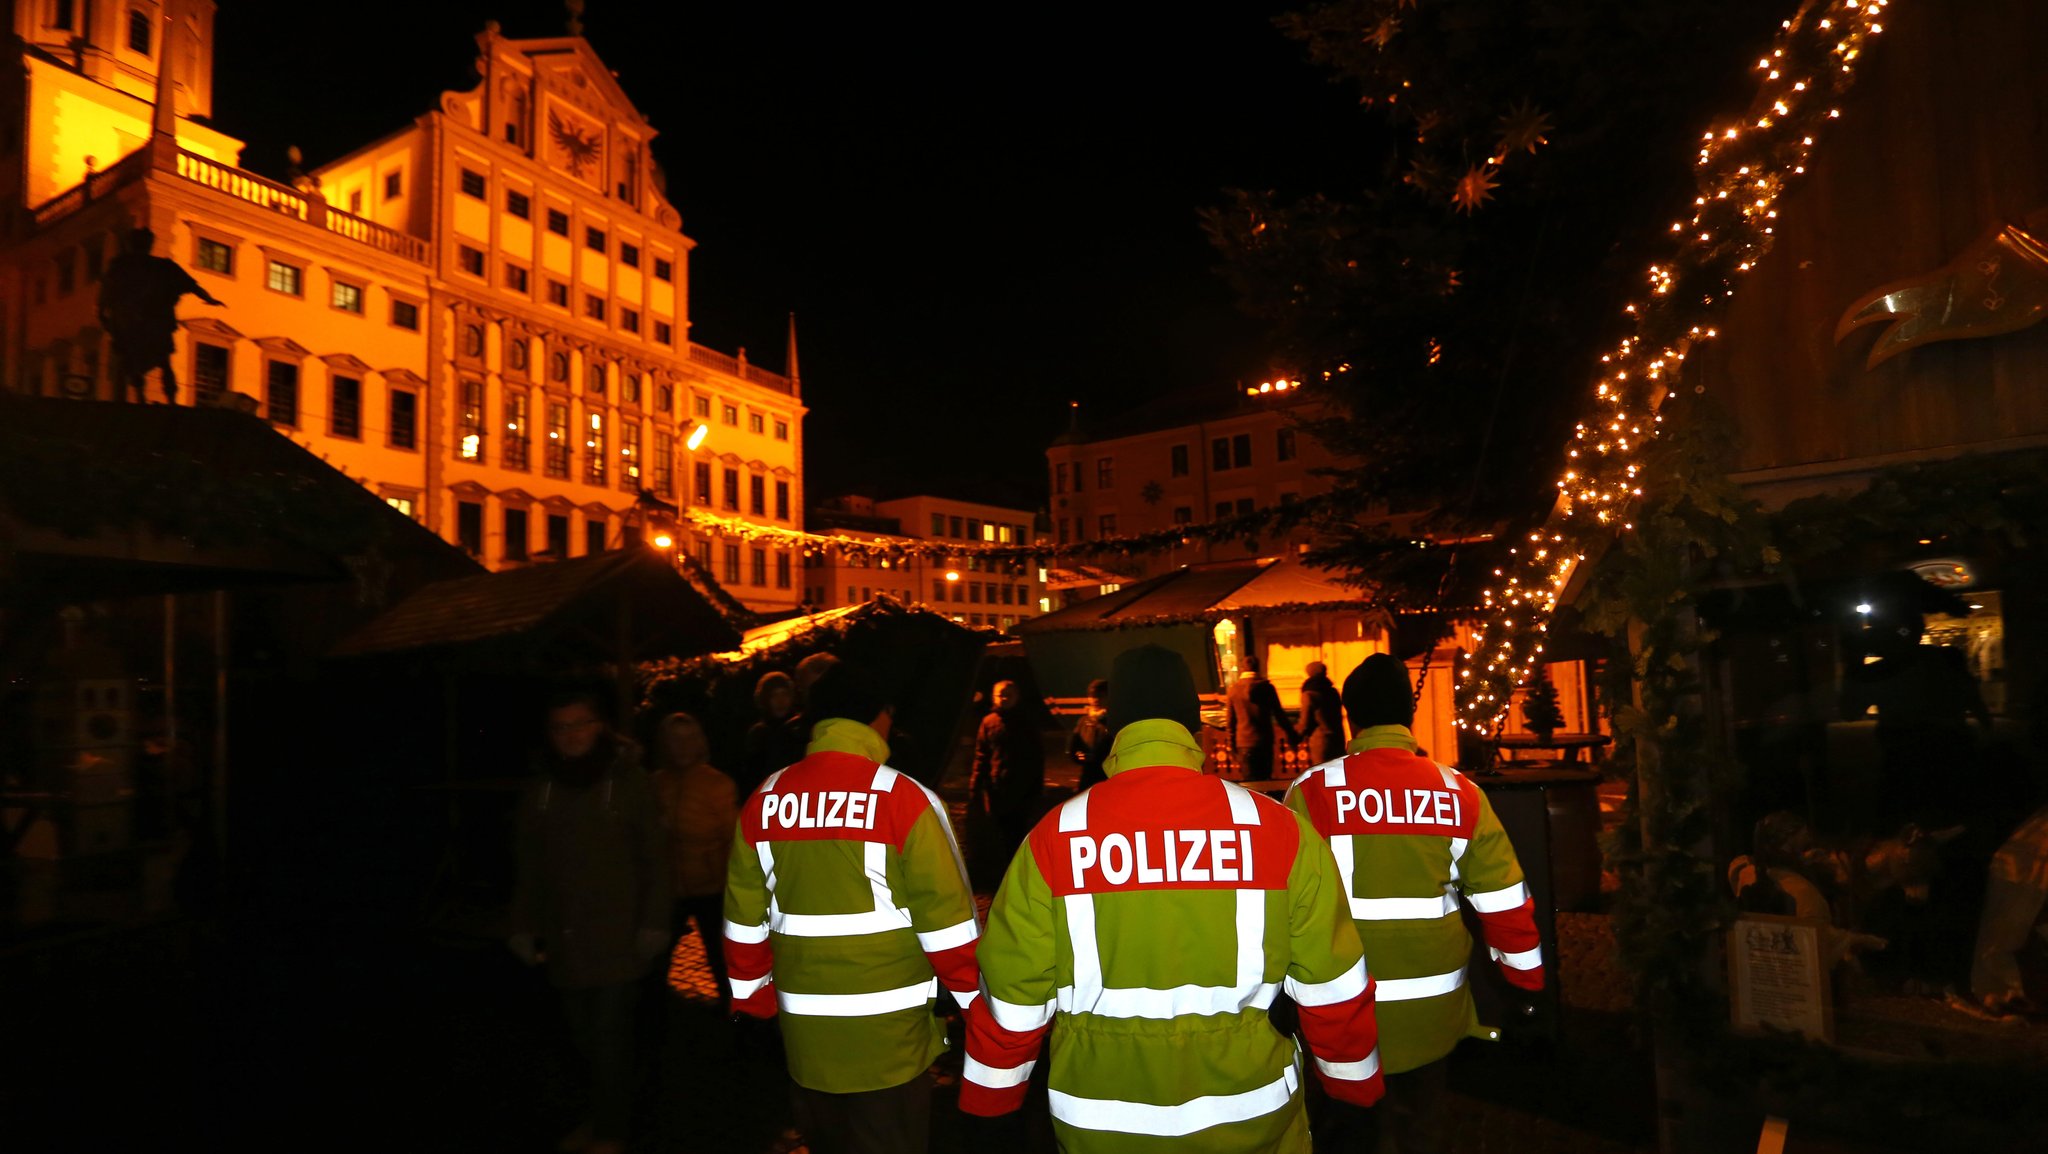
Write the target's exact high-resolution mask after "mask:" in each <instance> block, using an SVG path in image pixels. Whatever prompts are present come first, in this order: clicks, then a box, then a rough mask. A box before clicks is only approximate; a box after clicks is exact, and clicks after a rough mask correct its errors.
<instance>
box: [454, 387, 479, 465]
mask: <svg viewBox="0 0 2048 1154" xmlns="http://www.w3.org/2000/svg"><path fill="white" fill-rule="evenodd" d="M455 436H456V441H455V445H456V448H455V455H456V456H458V457H461V458H462V459H463V460H465V461H482V460H483V459H484V383H483V382H482V381H464V382H462V411H461V412H460V413H459V414H458V415H457V417H456V421H455Z"/></svg>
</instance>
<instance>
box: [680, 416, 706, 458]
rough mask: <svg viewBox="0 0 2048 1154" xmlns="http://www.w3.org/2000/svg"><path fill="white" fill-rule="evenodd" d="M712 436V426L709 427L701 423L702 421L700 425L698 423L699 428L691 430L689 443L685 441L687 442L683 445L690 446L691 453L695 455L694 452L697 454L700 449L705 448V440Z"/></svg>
mask: <svg viewBox="0 0 2048 1154" xmlns="http://www.w3.org/2000/svg"><path fill="white" fill-rule="evenodd" d="M710 435H711V426H710V425H707V424H704V423H703V422H701V421H700V422H698V423H697V426H696V427H695V428H693V429H691V430H690V439H689V440H687V441H685V442H683V443H684V444H685V445H688V446H689V449H690V451H691V452H692V453H694V452H696V451H697V450H698V449H701V448H703V447H704V438H706V437H708V436H710Z"/></svg>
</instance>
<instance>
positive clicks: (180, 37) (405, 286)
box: [0, 0, 805, 611]
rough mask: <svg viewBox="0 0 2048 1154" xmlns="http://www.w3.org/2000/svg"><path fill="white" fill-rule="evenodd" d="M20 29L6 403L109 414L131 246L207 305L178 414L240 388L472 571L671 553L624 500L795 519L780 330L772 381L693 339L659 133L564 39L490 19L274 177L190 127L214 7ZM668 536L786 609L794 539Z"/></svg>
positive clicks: (185, 341)
mask: <svg viewBox="0 0 2048 1154" xmlns="http://www.w3.org/2000/svg"><path fill="white" fill-rule="evenodd" d="M13 20H14V28H13V31H14V32H15V34H16V36H17V37H18V41H19V43H20V45H21V65H22V66H21V68H20V69H19V70H18V72H17V73H16V74H14V75H13V76H12V77H11V78H10V79H9V80H8V81H6V82H4V85H5V87H4V92H0V105H4V107H0V117H4V119H0V123H4V124H5V125H6V126H7V129H8V131H7V132H6V133H5V134H4V136H0V170H4V179H0V196H4V197H5V198H6V200H7V201H8V203H7V205H6V207H7V208H8V209H10V210H11V211H10V212H9V213H8V214H7V215H8V217H9V219H11V220H14V221H16V222H18V224H17V227H16V228H15V229H14V231H13V232H12V233H11V234H10V235H9V236H8V238H7V242H6V248H5V251H4V253H0V293H4V295H5V297H6V299H7V301H8V302H9V303H10V305H12V306H14V307H10V308H8V309H7V310H5V315H4V316H0V333H4V342H5V343H4V352H0V374H4V378H5V383H6V386H7V387H8V388H10V389H12V390H14V391H17V392H24V393H30V394H38V395H56V396H73V397H79V398H82V399H100V400H115V399H119V398H118V397H117V396H116V385H115V383H114V382H115V377H114V375H113V372H112V365H111V358H110V355H109V352H108V349H107V344H106V340H105V336H104V334H103V333H102V331H101V329H100V326H99V320H98V317H97V315H96V300H97V296H98V292H99V278H100V273H101V271H102V270H103V269H104V268H105V265H106V262H107V261H109V260H111V259H112V258H113V256H114V254H115V253H116V252H117V251H118V245H119V243H120V239H121V237H123V236H124V235H125V234H126V233H127V232H128V231H129V230H130V229H132V228H134V227H137V226H141V225H146V226H148V227H150V228H151V229H153V230H154V231H155V233H156V235H157V244H156V253H157V254H158V255H160V256H170V257H172V258H174V259H176V260H177V261H178V262H179V263H180V264H182V265H183V266H184V267H185V268H186V269H187V270H189V271H190V272H191V273H192V274H193V276H194V277H195V278H197V279H198V280H199V281H200V282H201V283H202V284H204V285H205V286H206V287H207V289H208V291H209V292H211V293H213V294H214V295H215V296H216V297H219V298H220V299H221V301H222V302H223V303H224V304H225V306H226V307H225V308H218V309H216V308H212V307H210V306H207V305H204V304H202V303H200V302H199V301H197V300H196V299H195V298H190V297H188V298H186V299H185V301H184V302H183V304H182V305H181V306H180V310H179V312H180V316H181V319H182V320H183V331H182V332H181V333H180V334H179V338H178V349H177V353H176V355H175V358H174V361H173V363H174V365H175V366H176V369H177V372H178V376H179V378H180V385H181V388H180V391H179V394H178V396H177V398H176V399H177V401H178V403H180V404H193V403H199V404H233V403H237V400H236V398H246V399H245V400H243V401H241V402H239V403H242V404H245V405H247V404H252V403H253V404H254V405H255V406H256V409H257V411H259V412H261V413H262V414H263V415H264V416H266V417H267V418H268V419H269V420H270V421H271V422H272V424H273V425H275V426H276V427H277V428H278V430H279V431H280V432H281V433H283V434H284V435H286V436H290V437H292V438H293V439H295V440H297V441H299V442H301V443H302V444H305V445H306V446H307V447H308V448H310V449H312V450H314V451H316V452H318V453H320V454H321V455H322V456H323V457H325V458H326V459H327V460H328V461H330V462H331V463H333V464H334V465H335V466H336V467H338V468H341V469H343V470H344V471H346V472H347V473H349V474H350V475H351V476H354V477H357V478H358V479H359V480H361V481H362V483H363V484H365V485H366V486H369V487H370V488H372V489H374V490H375V491H377V492H379V493H381V494H382V495H384V496H385V497H386V498H387V499H389V500H390V501H391V502H392V503H393V504H394V505H397V506H398V507H399V508H401V509H404V510H405V511H407V512H409V513H410V514H412V515H413V516H415V517H417V518H418V519H420V520H421V521H422V522H423V523H425V524H427V525H428V526H430V527H431V528H433V529H434V530H435V531H436V532H438V533H440V534H441V535H442V536H444V537H446V538H447V539H449V540H451V541H454V542H456V543H457V544H460V545H462V546H464V547H465V548H468V549H470V550H471V551H472V552H474V553H475V554H476V555H477V556H478V557H479V558H481V559H482V560H483V561H484V562H485V563H486V564H489V565H491V566H492V567H494V568H498V567H505V566H510V565H519V564H524V563H527V562H529V561H533V560H542V559H550V558H555V557H563V556H581V555H584V554H585V553H588V552H591V551H598V550H603V549H606V548H618V547H620V546H622V545H624V544H627V543H630V542H632V541H635V540H637V539H638V538H639V537H640V536H642V535H643V534H646V535H649V536H651V535H652V534H653V531H654V530H655V529H656V528H657V527H660V528H664V529H669V531H671V532H675V531H674V530H673V529H672V528H670V527H671V526H673V525H674V520H673V518H669V517H668V516H667V514H665V513H664V512H662V511H660V510H659V509H658V507H657V506H654V505H653V504H652V503H650V502H645V501H641V500H639V499H638V498H639V497H640V495H641V493H642V492H643V491H645V492H646V493H647V494H649V495H651V496H652V497H654V498H658V499H659V501H661V502H665V503H667V504H669V505H674V506H677V507H679V508H682V509H688V508H689V507H690V506H695V507H697V508H698V509H700V510H706V511H713V512H716V513H718V514H719V516H720V517H721V518H723V519H724V520H726V521H727V522H730V523H735V524H742V525H743V524H747V523H752V524H756V525H760V526H763V527H781V528H790V529H800V528H802V519H801V518H802V514H801V510H802V509H803V507H804V495H803V476H802V459H803V417H804V413H805V409H804V405H803V401H802V394H801V390H800V387H799V383H798V380H797V378H796V376H795V373H794V367H795V366H794V362H795V341H794V333H793V331H792V335H791V342H790V348H789V351H788V358H789V359H788V362H787V363H786V367H787V368H788V369H790V370H791V371H790V372H788V373H786V374H785V373H779V372H773V371H769V370H767V369H764V368H762V367H760V366H758V365H754V364H751V363H749V362H748V360H747V358H746V353H745V350H744V349H742V350H740V351H739V353H738V354H737V355H728V354H726V353H722V352H718V351H715V350H712V349H709V348H705V347H703V346H701V345H698V344H695V343H694V342H692V341H691V340H690V332H689V329H690V322H689V287H688V286H689V256H690V250H691V248H692V246H693V243H694V242H693V241H691V240H690V238H689V237H687V236H686V235H684V233H683V232H682V219H681V216H680V214H679V213H678V211H677V210H676V208H675V207H674V206H673V205H672V204H670V203H669V201H668V200H667V198H666V197H665V196H664V195H663V191H662V187H663V183H664V181H663V178H662V175H661V173H660V172H659V170H658V169H657V168H656V166H655V165H654V163H653V160H652V158H651V157H650V155H649V152H648V145H649V143H650V142H651V141H652V140H653V138H654V132H653V130H652V129H651V128H649V127H648V125H647V122H646V120H645V119H644V118H643V117H642V116H641V115H640V114H639V112H638V111H637V110H636V109H635V108H634V107H633V105H632V103H631V101H630V100H629V99H628V98H627V96H626V94H625V92H624V91H623V90H622V89H621V87H620V86H619V82H618V80H617V79H616V78H614V76H613V75H612V73H611V72H610V70H609V69H607V68H606V67H605V66H604V64H603V62H602V61H600V60H599V59H598V57H597V55H596V54H595V53H594V52H593V51H592V49H591V47H590V45H589V44H588V43H587V42H586V41H585V40H584V39H583V38H582V37H581V36H573V35H572V36H564V37H556V38H547V39H529V40H514V39H508V38H506V37H504V36H502V35H500V33H499V31H498V29H497V27H496V25H490V26H487V27H486V28H485V30H484V31H483V32H482V33H481V34H480V35H478V37H477V39H476V48H477V61H476V71H477V74H478V75H479V76H480V77H481V78H482V79H481V82H480V83H479V84H478V85H477V86H476V87H475V88H473V89H470V90H467V91H460V92H448V93H444V94H443V95H442V97H441V99H440V102H439V104H438V106H437V107H435V108H434V109H432V110H430V111H428V112H426V113H424V114H423V115H421V116H420V117H418V118H417V119H416V120H414V121H413V122H412V123H411V124H409V125H407V126H406V127H404V128H402V129H400V130H398V131H396V132H394V133H392V134H390V135H388V136H386V137H383V138H382V139H379V140H376V141H374V142H372V143H369V144H367V145H365V146H363V147H362V148H359V149H357V150H355V151H354V152H352V153H349V154H348V155H346V156H344V157H342V158H340V159H338V160H334V161H332V162H329V163H327V164H324V165H318V166H314V167H309V168H306V169H303V170H301V169H299V168H297V167H296V166H295V167H294V169H293V171H292V172H291V174H290V175H289V179H287V180H284V181H277V180H271V179H268V178H265V177H262V176H258V175H256V174H254V173H252V172H249V171H246V170H244V169H243V168H241V167H240V165H241V160H242V155H241V153H242V145H241V142H240V141H238V140H236V139H234V138H233V137H230V136H228V135H226V134H225V133H222V132H220V131H218V130H216V129H214V128H211V127H208V126H207V125H205V124H201V123H199V121H198V120H195V119H194V118H195V117H199V118H204V117H208V116H210V115H211V112H212V107H211V104H212V75H213V22H214V6H213V4H212V3H211V0H173V2H170V3H137V2H133V0H129V2H123V3H111V2H107V0H75V2H70V3H65V2H59V0H34V2H22V3H17V4H16V5H14V6H13ZM166 59H168V60H169V62H170V71H169V73H168V75H165V74H164V73H163V71H162V64H163V62H164V61H165V60H166ZM151 399H152V400H158V399H161V397H160V394H159V393H158V392H157V390H156V388H155V386H154V385H152V389H151ZM699 425H703V426H705V427H706V432H705V435H704V436H703V437H702V438H701V440H700V442H699V447H698V448H697V449H695V450H694V451H693V450H692V449H690V448H689V447H688V445H689V442H690V439H691V433H692V432H693V431H694V430H695V429H696V428H697V426H699ZM650 510H653V511H652V512H650ZM675 535H676V536H677V538H678V541H677V547H679V548H686V549H689V550H691V551H692V553H693V554H694V555H695V556H697V557H698V559H699V560H701V561H705V562H707V563H708V566H709V568H710V570H711V572H712V573H713V574H714V575H715V576H716V577H717V578H718V579H719V580H720V581H721V582H722V583H724V584H725V585H726V587H727V589H728V590H729V591H730V592H731V593H733V594H734V595H735V596H737V597H738V598H739V599H740V600H741V601H743V602H744V603H746V604H747V605H748V606H749V607H751V608H754V609H758V610H770V611H772V610H777V609H784V608H793V607H794V606H795V605H796V604H797V602H798V599H799V596H800V592H801V591H800V588H799V584H800V583H799V581H798V580H797V574H796V570H797V568H798V567H799V566H798V565H797V560H798V559H797V558H796V557H795V556H794V554H793V552H792V551H791V550H788V549H783V548H773V547H771V548H763V547H760V546H758V545H757V544H754V543H751V542H747V541H744V540H742V539H741V537H740V536H739V534H737V533H734V534H732V535H730V536H726V535H721V534H719V533H717V532H716V531H707V532H703V533H693V532H690V531H687V530H685V531H681V532H675ZM756 553H759V554H761V556H759V557H756V556H754V554H756Z"/></svg>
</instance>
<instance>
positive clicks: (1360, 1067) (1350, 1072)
mask: <svg viewBox="0 0 2048 1154" xmlns="http://www.w3.org/2000/svg"><path fill="white" fill-rule="evenodd" d="M1316 1069H1318V1070H1321V1071H1322V1072H1323V1076H1324V1077H1326V1078H1336V1079H1338V1080H1339V1081H1343V1082H1363V1081H1365V1080H1366V1079H1367V1078H1370V1077H1372V1076H1373V1075H1374V1074H1377V1073H1379V1072H1380V1048H1379V1047H1378V1046H1374V1047H1373V1048H1372V1053H1370V1054H1367V1055H1366V1056H1365V1057H1364V1058H1362V1059H1360V1060H1358V1061H1356V1062H1325V1061H1323V1060H1322V1059H1321V1058H1317V1059H1316Z"/></svg>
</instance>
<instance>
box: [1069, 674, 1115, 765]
mask: <svg viewBox="0 0 2048 1154" xmlns="http://www.w3.org/2000/svg"><path fill="white" fill-rule="evenodd" d="M1114 737H1115V735H1114V734H1112V733H1111V732H1110V731H1109V682H1107V681H1104V680H1102V679H1101V678H1099V677H1098V678H1096V679H1095V680H1093V681H1091V682H1089V683H1088V708H1087V709H1086V711H1084V712H1083V713H1082V714H1081V720H1079V721H1077V722H1075V723H1074V734H1073V736H1072V737H1069V738H1068V739H1067V756H1068V757H1071V758H1073V759H1074V763H1075V764H1076V765H1079V766H1080V767H1081V785H1080V788H1082V789H1087V788H1088V787H1089V786H1091V785H1094V784H1095V783H1096V782H1098V781H1104V780H1107V778H1108V776H1109V775H1108V773H1107V772H1106V771H1104V770H1103V768H1102V760H1103V759H1104V758H1106V757H1108V756H1109V746H1110V742H1111V741H1112V740H1113V739H1114Z"/></svg>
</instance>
